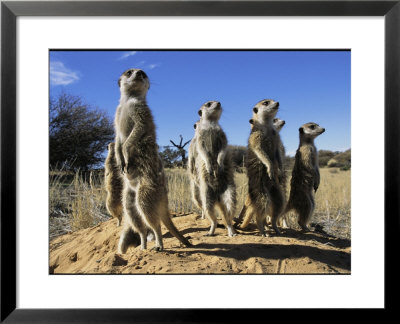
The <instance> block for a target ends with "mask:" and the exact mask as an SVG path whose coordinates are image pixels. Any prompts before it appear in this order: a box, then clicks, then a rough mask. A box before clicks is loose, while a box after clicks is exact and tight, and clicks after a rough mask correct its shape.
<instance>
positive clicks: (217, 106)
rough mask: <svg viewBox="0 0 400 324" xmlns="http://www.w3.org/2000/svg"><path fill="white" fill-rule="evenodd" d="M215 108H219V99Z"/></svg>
mask: <svg viewBox="0 0 400 324" xmlns="http://www.w3.org/2000/svg"><path fill="white" fill-rule="evenodd" d="M216 108H218V109H219V108H221V103H220V102H219V101H217V105H216Z"/></svg>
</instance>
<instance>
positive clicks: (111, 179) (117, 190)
mask: <svg viewBox="0 0 400 324" xmlns="http://www.w3.org/2000/svg"><path fill="white" fill-rule="evenodd" d="M114 148H115V143H110V144H108V155H107V158H106V161H105V163H104V187H105V189H106V192H107V198H106V208H107V210H108V212H109V213H110V215H111V216H112V217H114V218H116V219H117V226H120V224H121V221H122V214H123V207H122V189H123V178H122V174H121V170H120V168H119V166H118V165H117V161H116V160H115V149H114Z"/></svg>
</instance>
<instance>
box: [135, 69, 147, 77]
mask: <svg viewBox="0 0 400 324" xmlns="http://www.w3.org/2000/svg"><path fill="white" fill-rule="evenodd" d="M136 75H137V76H140V77H142V78H144V76H145V74H144V72H143V71H142V70H139V71H137V72H136Z"/></svg>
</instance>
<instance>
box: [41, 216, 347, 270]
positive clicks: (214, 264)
mask: <svg viewBox="0 0 400 324" xmlns="http://www.w3.org/2000/svg"><path fill="white" fill-rule="evenodd" d="M173 221H174V223H175V225H176V227H177V228H178V229H179V230H180V231H181V232H182V233H183V234H184V235H185V236H186V237H188V238H189V239H190V241H191V243H192V244H193V247H191V248H187V247H184V246H183V245H182V244H181V243H180V242H179V241H178V240H177V239H176V238H175V237H173V236H171V234H170V233H168V232H167V230H166V228H165V227H163V234H164V235H163V241H164V250H163V251H162V252H156V251H152V250H150V249H151V248H152V247H153V246H154V241H153V242H150V243H149V244H148V249H147V250H144V251H142V250H140V247H136V248H133V247H132V248H129V249H128V251H127V253H126V254H124V255H119V254H117V246H118V239H119V233H120V229H121V227H117V226H116V220H114V219H112V220H109V221H106V222H104V223H100V224H99V225H97V226H95V227H92V228H88V229H84V230H80V231H77V232H73V233H69V234H66V235H62V236H59V237H57V238H55V239H54V240H52V241H51V242H50V264H49V268H50V269H49V272H50V273H54V274H71V273H75V274H78V273H79V274H82V273H96V274H98V273H109V274H118V273H128V274H200V273H204V274H206V273H207V274H263V273H264V274H284V273H287V274H338V273H341V274H350V265H351V246H350V241H349V240H344V239H338V238H334V237H331V236H328V235H326V234H324V233H323V232H322V233H320V232H317V231H315V232H310V233H301V232H299V231H296V230H292V229H287V230H284V231H283V233H282V235H281V236H276V235H275V234H272V233H271V236H270V237H261V236H260V235H259V234H258V231H257V230H256V228H255V226H254V225H253V224H250V226H249V230H248V231H238V235H237V236H235V237H228V236H227V231H226V229H225V228H223V227H222V226H221V227H218V228H217V230H216V235H215V236H213V237H208V236H204V234H206V233H207V231H208V228H209V221H208V220H202V219H200V218H199V216H198V215H195V214H191V215H187V216H180V217H174V218H173ZM221 223H222V222H221Z"/></svg>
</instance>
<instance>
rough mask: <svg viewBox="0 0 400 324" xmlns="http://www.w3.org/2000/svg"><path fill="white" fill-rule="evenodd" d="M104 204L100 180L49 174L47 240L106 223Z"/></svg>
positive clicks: (83, 175) (92, 175)
mask: <svg viewBox="0 0 400 324" xmlns="http://www.w3.org/2000/svg"><path fill="white" fill-rule="evenodd" d="M105 200H106V192H105V190H104V189H103V181H102V176H100V175H95V173H90V174H88V175H87V176H86V175H85V174H82V173H80V172H76V173H75V174H71V173H67V172H62V171H59V172H50V192H49V201H50V206H49V211H50V215H49V216H50V238H54V237H56V236H59V235H62V234H65V233H67V232H70V231H76V230H79V229H83V228H87V227H91V226H94V225H96V224H98V223H99V222H103V221H105V220H107V219H109V218H110V216H109V215H108V214H107V211H106V208H105Z"/></svg>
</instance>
